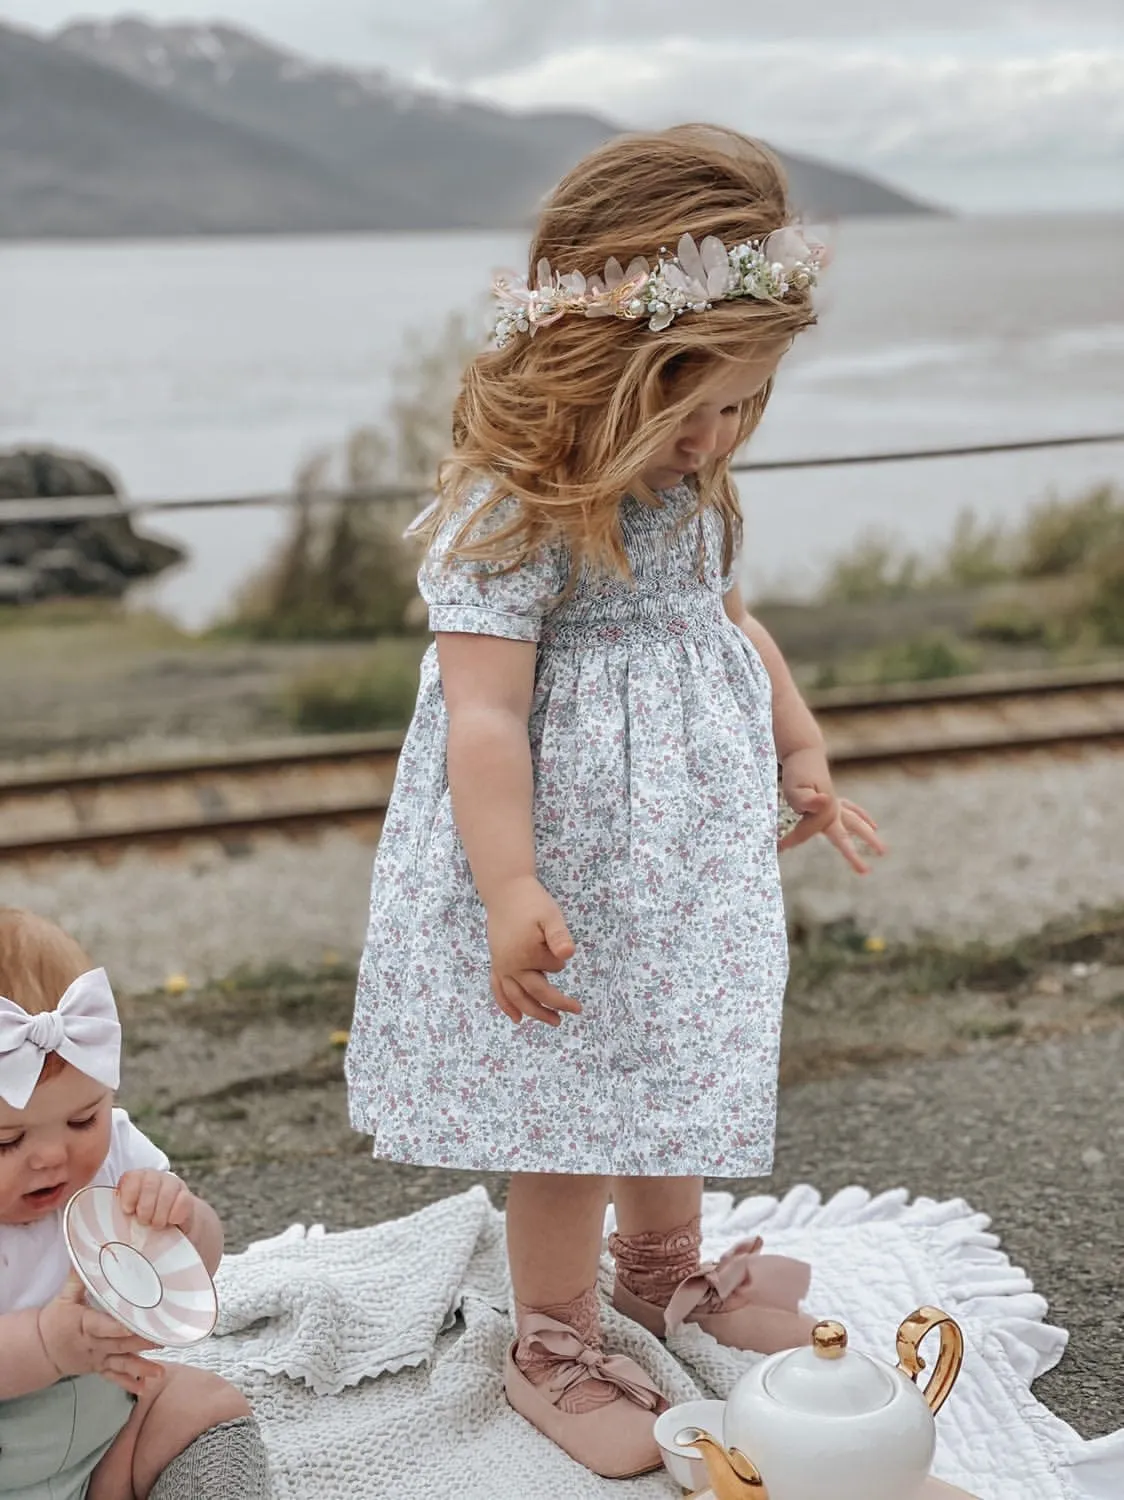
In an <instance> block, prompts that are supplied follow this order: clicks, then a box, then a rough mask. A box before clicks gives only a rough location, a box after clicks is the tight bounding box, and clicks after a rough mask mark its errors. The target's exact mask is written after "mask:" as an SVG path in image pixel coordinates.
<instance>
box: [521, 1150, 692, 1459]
mask: <svg viewBox="0 0 1124 1500" xmlns="http://www.w3.org/2000/svg"><path fill="white" fill-rule="evenodd" d="M608 1201H609V1181H608V1179H607V1178H604V1177H592V1176H571V1175H568V1174H562V1173H540V1172H534V1173H518V1174H516V1175H515V1176H513V1177H512V1179H511V1186H510V1188H509V1190H508V1199H507V1243H508V1255H509V1258H510V1262H511V1281H512V1287H513V1289H514V1292H515V1332H516V1339H515V1343H514V1345H513V1347H512V1350H511V1353H510V1356H509V1359H508V1367H507V1379H506V1389H507V1397H508V1400H509V1401H510V1402H511V1404H512V1406H513V1407H514V1408H515V1410H516V1411H518V1412H519V1413H520V1414H521V1415H522V1416H524V1417H526V1418H527V1420H528V1421H529V1422H532V1423H533V1424H534V1425H535V1426H536V1427H538V1429H539V1431H540V1432H542V1433H544V1434H545V1435H546V1436H547V1437H549V1438H551V1439H552V1440H553V1441H554V1442H555V1443H557V1444H558V1445H559V1447H561V1448H563V1449H564V1450H565V1451H566V1452H567V1453H569V1454H570V1456H571V1457H572V1458H575V1459H576V1460H577V1461H578V1462H579V1463H582V1464H585V1465H586V1467H587V1468H590V1469H593V1470H594V1472H595V1473H598V1474H604V1475H608V1476H613V1477H624V1476H626V1475H629V1474H640V1473H644V1472H646V1471H647V1470H649V1469H654V1468H658V1467H659V1464H660V1453H659V1448H658V1447H657V1445H656V1441H655V1437H654V1435H653V1431H652V1429H653V1427H654V1424H655V1418H656V1415H657V1413H658V1412H660V1411H662V1410H664V1409H665V1408H666V1405H667V1403H666V1402H665V1401H664V1399H663V1397H662V1396H661V1395H660V1393H659V1392H658V1391H657V1390H656V1388H655V1386H654V1385H652V1383H651V1381H650V1380H648V1377H647V1376H646V1375H645V1373H644V1371H643V1370H641V1369H640V1367H639V1366H638V1365H635V1364H634V1363H633V1362H632V1361H631V1360H629V1359H626V1358H624V1357H623V1356H621V1355H615V1356H609V1355H606V1354H605V1353H604V1352H603V1351H602V1344H601V1317H600V1311H599V1304H598V1295H597V1273H598V1268H599V1264H600V1260H601V1238H602V1233H603V1228H604V1221H605V1207H606V1205H607V1203H608Z"/></svg>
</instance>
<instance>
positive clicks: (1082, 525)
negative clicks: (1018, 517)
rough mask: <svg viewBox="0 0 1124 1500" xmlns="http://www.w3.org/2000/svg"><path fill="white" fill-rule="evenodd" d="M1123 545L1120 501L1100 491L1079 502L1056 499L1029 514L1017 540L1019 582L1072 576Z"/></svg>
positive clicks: (1111, 491) (1111, 492) (1123, 508)
mask: <svg viewBox="0 0 1124 1500" xmlns="http://www.w3.org/2000/svg"><path fill="white" fill-rule="evenodd" d="M1117 545H1124V497H1122V496H1121V495H1120V494H1118V493H1117V491H1116V490H1115V489H1113V487H1112V486H1111V485H1107V484H1106V485H1101V486H1100V488H1098V489H1095V490H1093V491H1092V492H1091V493H1090V494H1088V495H1084V496H1082V497H1081V498H1079V499H1077V500H1060V499H1058V498H1057V497H1056V496H1055V497H1052V498H1051V499H1049V500H1045V501H1043V502H1042V503H1041V504H1039V505H1036V506H1034V507H1033V508H1032V509H1031V512H1030V514H1029V516H1028V517H1027V519H1026V522H1025V523H1024V525H1023V527H1022V531H1021V535H1020V538H1019V558H1018V572H1019V574H1020V575H1021V576H1022V577H1023V578H1050V577H1057V576H1058V575H1060V574H1064V573H1074V572H1078V571H1080V570H1081V569H1083V568H1085V567H1087V566H1089V565H1090V564H1093V563H1095V562H1096V560H1097V558H1098V557H1099V556H1101V555H1102V554H1103V553H1104V551H1105V550H1106V549H1108V548H1112V547H1114V546H1117Z"/></svg>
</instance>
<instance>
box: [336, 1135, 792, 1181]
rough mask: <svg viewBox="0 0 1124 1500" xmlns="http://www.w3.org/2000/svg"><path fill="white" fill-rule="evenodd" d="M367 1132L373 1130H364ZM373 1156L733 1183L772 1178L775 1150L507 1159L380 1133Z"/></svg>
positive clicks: (458, 1166)
mask: <svg viewBox="0 0 1124 1500" xmlns="http://www.w3.org/2000/svg"><path fill="white" fill-rule="evenodd" d="M363 1134H366V1135H369V1134H370V1132H369V1131H363ZM372 1155H373V1157H374V1159H375V1160H376V1161H390V1162H395V1163H397V1164H399V1165H402V1166H410V1167H432V1168H438V1169H440V1170H443V1171H451V1172H494V1173H496V1174H497V1175H499V1176H509V1175H510V1174H511V1173H513V1172H542V1173H557V1174H558V1175H559V1176H573V1177H584V1176H589V1177H707V1178H728V1179H730V1180H731V1181H737V1180H741V1179H743V1178H761V1177H769V1176H771V1175H772V1171H773V1151H772V1149H770V1150H769V1152H768V1153H767V1154H765V1155H761V1154H757V1155H752V1156H748V1155H747V1156H745V1157H743V1158H742V1159H741V1160H739V1161H737V1162H734V1163H726V1162H724V1163H722V1164H721V1165H719V1166H715V1164H714V1159H713V1158H709V1159H707V1160H704V1159H703V1158H701V1157H680V1158H677V1159H676V1160H675V1161H674V1162H653V1161H647V1160H644V1159H642V1158H639V1157H635V1156H634V1157H631V1158H629V1159H625V1158H620V1157H602V1158H600V1159H598V1160H593V1161H591V1160H590V1158H588V1157H585V1158H582V1160H581V1161H580V1162H578V1161H576V1160H575V1161H564V1160H563V1161H560V1160H559V1157H558V1153H557V1151H556V1150H555V1151H551V1150H550V1149H549V1147H548V1148H547V1154H546V1156H544V1157H539V1156H537V1155H530V1154H527V1153H525V1152H519V1153H513V1154H512V1155H511V1156H509V1157H508V1158H507V1159H505V1160H502V1161H497V1160H496V1159H495V1157H494V1156H493V1157H491V1158H489V1159H485V1158H483V1157H481V1156H479V1155H477V1154H476V1153H474V1152H473V1151H472V1150H471V1149H465V1150H463V1151H458V1152H455V1153H454V1152H450V1151H449V1150H448V1149H447V1148H444V1147H440V1146H436V1145H435V1146H433V1147H426V1146H424V1145H419V1146H415V1147H413V1148H412V1149H411V1150H410V1151H405V1150H402V1149H400V1148H395V1147H394V1146H393V1145H392V1144H390V1143H387V1144H382V1143H381V1142H380V1141H379V1140H378V1139H377V1137H376V1138H374V1139H373V1141H372Z"/></svg>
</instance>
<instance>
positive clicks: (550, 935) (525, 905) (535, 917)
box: [488, 879, 581, 1026]
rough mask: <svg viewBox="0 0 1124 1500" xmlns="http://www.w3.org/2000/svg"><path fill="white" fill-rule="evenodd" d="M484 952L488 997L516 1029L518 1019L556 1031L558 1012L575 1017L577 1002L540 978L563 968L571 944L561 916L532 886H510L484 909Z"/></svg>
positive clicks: (519, 882)
mask: <svg viewBox="0 0 1124 1500" xmlns="http://www.w3.org/2000/svg"><path fill="white" fill-rule="evenodd" d="M488 947H489V948H490V949H491V953H492V994H493V995H494V996H495V998H496V1004H497V1005H498V1006H499V1008H500V1010H502V1011H503V1013H504V1015H505V1016H507V1017H509V1019H510V1020H512V1021H514V1022H515V1024H516V1025H517V1026H518V1024H519V1022H520V1021H522V1019H523V1017H524V1016H527V1017H528V1018H529V1019H530V1020H534V1021H543V1022H545V1023H546V1025H547V1026H559V1025H561V1021H562V1018H561V1016H560V1015H559V1011H569V1012H570V1013H571V1014H572V1015H578V1014H580V1012H581V1006H580V1005H579V1004H578V1002H577V1001H576V1000H573V999H571V998H570V996H569V995H564V994H563V993H562V991H561V990H560V989H557V988H556V987H555V986H554V985H553V984H551V983H550V981H549V980H548V979H547V977H546V974H547V973H551V974H557V973H559V972H560V970H562V969H564V968H565V967H566V964H567V963H568V961H569V960H570V959H571V958H572V957H573V955H574V940H573V938H572V937H571V936H570V934H569V931H568V929H567V927H566V923H565V922H564V920H563V918H562V913H561V912H560V911H559V909H558V907H557V905H556V904H555V902H554V901H553V899H552V898H551V897H550V895H549V894H548V893H547V891H546V890H544V888H543V887H542V886H541V885H540V884H539V882H538V881H537V880H534V879H524V880H517V881H512V882H511V883H510V884H509V885H507V886H506V887H504V889H503V890H502V891H501V892H499V893H498V894H497V896H496V897H495V898H494V899H493V900H492V901H491V902H490V903H489V906H488Z"/></svg>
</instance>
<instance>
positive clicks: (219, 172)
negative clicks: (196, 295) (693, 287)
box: [0, 18, 930, 239]
mask: <svg viewBox="0 0 1124 1500" xmlns="http://www.w3.org/2000/svg"><path fill="white" fill-rule="evenodd" d="M621 128H622V127H621V126H620V125H618V124H617V123H615V122H613V121H611V120H608V119H603V118H600V117H599V116H597V115H593V114H585V113H581V112H578V111H566V110H548V111H535V112H531V113H514V112H509V111H506V110H502V109H499V108H496V107H492V106H488V105H484V104H480V103H478V102H475V101H473V100H469V99H461V98H454V97H451V96H449V95H445V94H441V93H437V92H428V91H425V90H423V89H419V88H415V87H413V86H412V85H408V84H406V83H404V82H402V81H401V80H399V79H396V78H395V77H393V76H392V75H390V74H388V73H385V72H382V71H379V70H374V69H351V68H344V67H340V66H337V65H332V64H324V63H318V62H313V61H311V60H310V59H308V58H305V57H301V56H298V55H296V54H294V53H292V52H289V51H287V50H285V49H284V48H282V47H279V46H276V45H274V44H272V43H271V42H268V41H266V40H264V39H262V38H260V37H257V36H254V35H251V34H250V33H248V32H245V31H242V30H239V29H236V28H234V27H232V26H225V25H219V24H215V25H187V24H172V25H156V24H153V23H150V22H148V21H145V20H140V19H135V18H128V19H121V20H117V21H109V22H104V23H98V22H80V23H76V24H73V25H70V26H67V27H64V28H63V29H62V30H61V31H59V32H57V33H55V34H53V35H49V36H48V35H40V34H33V33H30V32H27V31H23V30H16V29H14V28H12V27H9V26H3V25H0V237H3V238H22V239H28V238H54V237H68V236H69V237H74V236H83V237H90V238H100V237H126V236H128V237H132V236H157V235H185V234H203V233H211V234H221V233H227V234H234V233H270V232H290V233H317V232H341V231H350V230H371V231H391V230H411V231H425V230H452V229H479V228H488V229H498V228H514V227H519V226H522V225H524V224H527V223H529V222H530V220H531V218H532V217H533V213H534V208H535V204H536V203H537V201H538V200H539V199H540V198H541V196H542V195H543V193H544V192H546V191H547V190H548V189H549V188H550V187H551V185H552V184H553V183H554V182H556V181H557V180H558V178H559V177H560V176H561V175H562V173H563V172H564V171H566V170H567V168H568V167H569V166H571V165H572V164H573V162H574V161H576V160H577V159H578V158H579V157H580V156H581V155H583V154H584V153H585V152H586V151H589V150H590V149H592V148H593V147H594V146H596V145H598V144H600V143H601V142H602V141H604V140H607V139H608V138H609V137H610V136H612V135H614V134H616V133H617V132H618V131H619V130H620V129H621ZM781 154H782V156H783V158H784V161H785V164H786V166H787V168H788V171H789V176H790V181H791V185H792V191H793V198H794V200H795V202H796V203H797V204H798V205H799V206H800V207H801V208H802V209H803V210H804V211H805V212H807V213H809V214H811V215H820V216H827V217H836V216H839V215H847V214H861V213H919V212H927V211H930V210H929V209H928V206H927V205H924V204H921V203H919V202H916V201H915V200H913V199H910V198H908V197H907V196H905V195H904V194H901V193H897V192H895V191H894V190H893V189H891V188H888V187H885V186H883V185H882V184H881V183H878V182H875V181H873V180H872V179H870V178H867V177H864V176H862V175H861V174H859V173H854V172H848V171H844V170H842V169H839V168H836V167H832V166H828V165H826V164H824V163H822V162H818V161H814V160H810V159H808V158H805V157H800V156H793V155H791V154H788V153H783V152H782V153H781Z"/></svg>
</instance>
